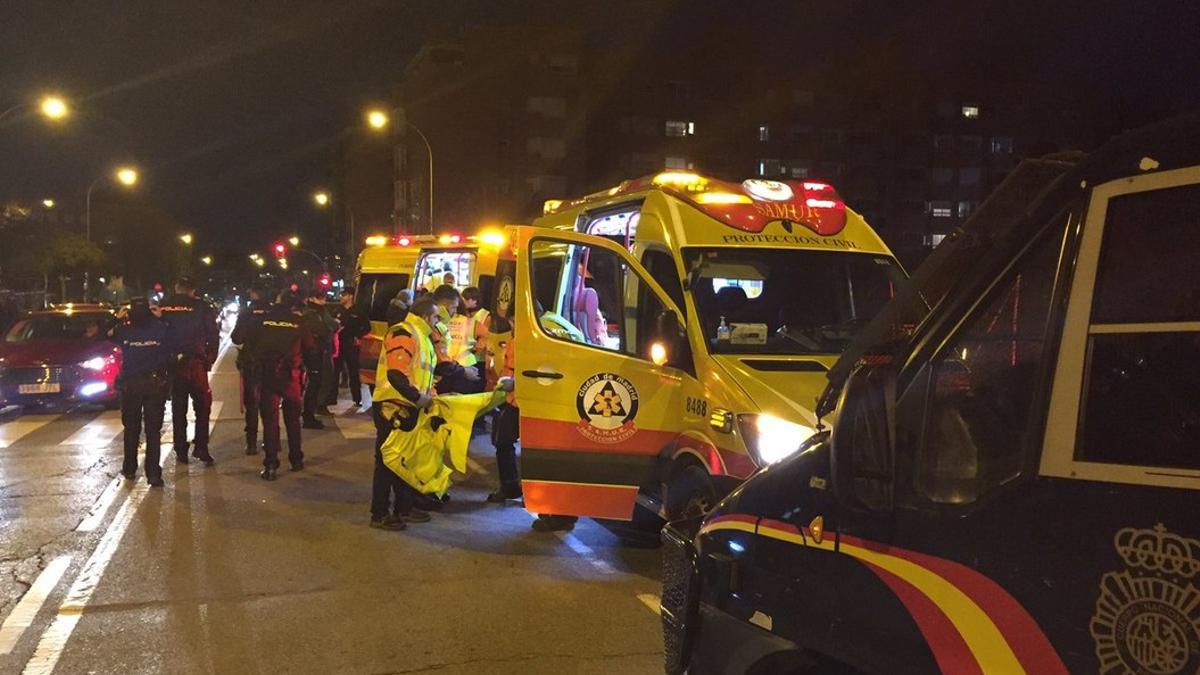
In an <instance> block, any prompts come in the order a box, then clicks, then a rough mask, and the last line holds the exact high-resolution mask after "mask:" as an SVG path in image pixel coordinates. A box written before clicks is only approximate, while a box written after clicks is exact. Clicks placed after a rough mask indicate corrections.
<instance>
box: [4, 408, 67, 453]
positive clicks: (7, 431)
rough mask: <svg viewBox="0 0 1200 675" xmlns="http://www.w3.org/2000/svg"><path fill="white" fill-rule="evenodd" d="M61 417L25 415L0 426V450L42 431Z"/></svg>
mask: <svg viewBox="0 0 1200 675" xmlns="http://www.w3.org/2000/svg"><path fill="white" fill-rule="evenodd" d="M59 417H60V415H24V416H22V417H20V418H19V419H15V420H13V421H11V422H5V423H4V424H0V448H7V447H10V446H11V445H12V444H13V443H16V442H17V441H19V440H21V439H22V438H24V437H26V436H28V435H29V434H32V433H33V432H35V431H37V430H38V429H41V428H42V427H44V426H46V425H47V424H49V423H51V422H53V421H54V420H56V419H58V418H59Z"/></svg>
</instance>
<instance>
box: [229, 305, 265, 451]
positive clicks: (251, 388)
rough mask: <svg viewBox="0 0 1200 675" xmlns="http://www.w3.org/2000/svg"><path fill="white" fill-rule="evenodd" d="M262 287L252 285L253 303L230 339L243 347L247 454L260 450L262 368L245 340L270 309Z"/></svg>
mask: <svg viewBox="0 0 1200 675" xmlns="http://www.w3.org/2000/svg"><path fill="white" fill-rule="evenodd" d="M265 295H266V293H265V291H264V290H263V288H262V286H258V285H255V286H251V287H250V291H249V296H250V304H249V306H248V307H247V308H246V310H245V311H243V312H239V313H238V318H237V323H236V324H234V326H233V332H232V333H231V334H230V336H229V339H230V341H231V342H233V344H235V345H237V346H238V347H240V349H238V356H237V369H238V373H239V374H240V375H241V382H242V407H243V408H244V410H245V416H246V427H245V431H246V454H247V455H253V454H256V453H257V452H258V418H259V410H258V408H259V388H260V386H261V381H262V369H261V368H259V365H258V364H257V363H256V362H255V361H254V359H253V358H252V355H251V353H250V350H249V349H248V348H247V346H246V339H247V338H248V337H249V336H250V334H251V333H253V332H254V329H255V326H257V325H258V323H259V322H260V321H262V318H263V316H265V315H266V313H267V310H268V309H269V308H270V306H271V305H270V303H269V302H267V299H266V297H265Z"/></svg>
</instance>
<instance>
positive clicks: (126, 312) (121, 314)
mask: <svg viewBox="0 0 1200 675" xmlns="http://www.w3.org/2000/svg"><path fill="white" fill-rule="evenodd" d="M127 316H129V308H128V307H122V308H121V309H118V310H117V318H118V319H121V320H124V319H125V317H127Z"/></svg>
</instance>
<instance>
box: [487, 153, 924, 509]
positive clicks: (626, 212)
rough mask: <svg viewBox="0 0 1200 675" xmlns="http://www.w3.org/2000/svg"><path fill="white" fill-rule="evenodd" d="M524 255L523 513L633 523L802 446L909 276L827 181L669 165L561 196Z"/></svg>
mask: <svg viewBox="0 0 1200 675" xmlns="http://www.w3.org/2000/svg"><path fill="white" fill-rule="evenodd" d="M511 246H512V249H511V250H512V252H514V253H515V268H516V269H515V279H512V280H509V279H507V278H506V277H505V276H504V275H501V274H500V273H499V272H498V273H497V279H499V280H500V281H498V282H497V286H496V288H497V289H498V290H501V291H504V292H503V293H502V294H501V295H503V298H498V300H497V302H496V310H495V312H494V314H498V315H501V316H509V315H511V314H512V313H513V312H514V311H515V315H516V321H515V322H514V323H515V326H516V327H515V332H514V337H515V339H516V345H517V347H516V350H515V357H516V358H515V361H516V379H517V383H516V388H517V400H518V403H519V405H520V411H521V453H522V455H521V474H522V483H523V490H524V498H525V506H526V508H527V509H528V510H530V511H531V512H534V513H542V514H555V515H577V516H589V517H596V518H605V519H613V520H624V521H629V520H634V515H635V507H637V506H639V505H640V506H641V507H644V508H645V509H648V510H649V512H650V514H655V515H657V516H659V517H663V518H671V517H678V516H681V515H685V514H692V513H701V512H703V511H705V510H707V509H708V508H709V507H711V506H712V505H713V504H715V503H716V500H717V497H718V496H721V495H723V494H725V493H727V492H728V491H729V490H730V489H732V487H733V486H735V485H737V484H738V482H740V481H741V480H742V479H744V478H746V477H747V476H749V475H750V474H751V473H753V472H754V471H755V470H757V469H758V468H760V467H764V466H768V465H771V464H773V463H775V462H778V461H780V460H782V459H784V458H785V457H787V456H789V455H791V454H793V453H795V452H796V451H797V450H798V449H799V448H800V445H801V443H803V442H804V440H806V439H807V438H808V437H809V436H811V435H812V434H813V433H814V429H815V425H816V421H817V420H816V415H815V413H814V408H815V405H816V400H817V396H818V395H819V394H820V393H821V391H822V389H823V388H824V384H825V372H826V371H827V370H828V368H829V367H830V366H832V365H833V363H834V362H835V361H836V360H837V358H838V355H839V354H840V353H841V351H842V349H844V348H845V346H846V345H847V344H848V343H849V342H850V340H851V339H852V338H853V337H854V336H855V335H856V334H857V332H858V330H859V329H860V328H861V326H863V325H864V324H865V323H866V322H867V321H868V320H869V319H871V317H872V316H874V314H875V312H876V311H878V309H879V308H880V307H882V306H883V305H884V303H886V302H887V300H888V299H889V298H890V297H891V295H892V293H893V292H894V290H895V288H896V285H897V283H898V282H899V281H900V280H901V279H903V276H904V273H903V271H902V269H901V267H900V265H899V264H898V263H897V261H896V260H895V258H894V257H893V256H892V254H891V252H889V250H888V248H887V246H885V245H884V243H883V241H882V240H881V239H880V238H879V236H878V235H877V234H876V233H875V232H874V231H873V230H872V229H871V228H870V226H868V225H867V223H866V221H865V220H863V218H862V216H861V215H859V214H858V213H856V212H854V211H853V210H852V209H850V208H849V207H847V206H846V204H845V203H844V202H843V201H842V199H841V197H839V195H838V193H837V191H836V190H835V189H834V188H833V186H831V185H829V184H827V183H822V182H816V181H786V182H776V181H767V180H757V179H751V180H746V181H743V182H741V183H733V182H726V181H723V180H718V179H716V178H711V177H706V176H702V175H699V174H696V173H691V172H678V171H671V172H663V173H659V174H657V175H653V176H648V177H645V178H641V179H636V180H628V181H625V182H623V183H622V184H620V185H618V186H616V187H614V188H612V189H610V190H606V191H603V192H600V193H596V194H592V195H588V196H586V197H583V198H581V199H577V200H574V201H569V202H551V203H548V204H547V208H546V214H545V215H544V216H543V217H541V218H539V219H538V220H536V221H535V223H534V227H524V228H516V229H515V230H514V231H513V240H512V242H511ZM510 287H511V288H516V289H521V292H518V293H515V294H514V293H511V292H507V291H505V290H504V289H508V288H510ZM504 300H512V302H505V301H504ZM555 323H557V324H562V323H566V324H569V325H570V326H572V327H573V329H572V330H570V331H550V330H547V329H546V326H547V325H551V324H555ZM638 512H639V513H643V512H644V511H642V510H639V511H638ZM638 520H639V522H643V519H642V518H641V517H640V516H639V518H638ZM644 522H645V524H647V525H652V526H653V527H654V529H655V530H657V528H658V527H660V526H661V524H662V521H661V520H658V519H657V518H653V517H651V518H647V519H645V521H644Z"/></svg>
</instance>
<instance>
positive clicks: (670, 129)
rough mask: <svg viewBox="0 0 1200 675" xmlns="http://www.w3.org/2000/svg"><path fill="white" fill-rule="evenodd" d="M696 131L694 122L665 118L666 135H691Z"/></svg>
mask: <svg viewBox="0 0 1200 675" xmlns="http://www.w3.org/2000/svg"><path fill="white" fill-rule="evenodd" d="M695 133H696V123H695V122H684V121H681V120H667V135H668V136H674V137H676V138H681V137H683V136H691V135H693V134H695Z"/></svg>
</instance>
